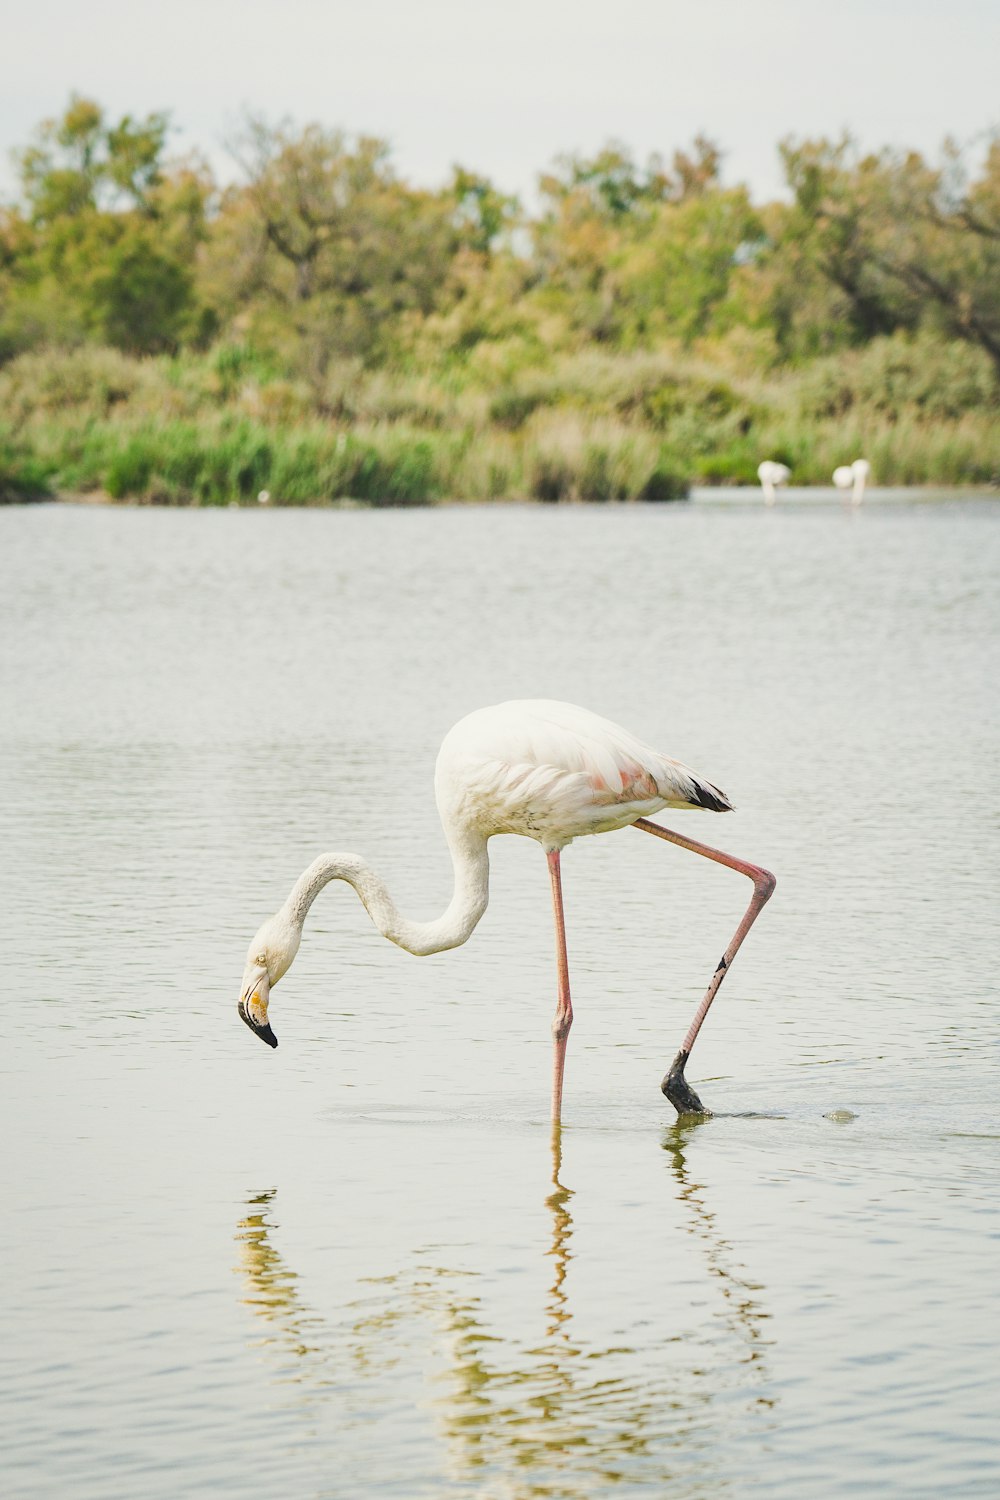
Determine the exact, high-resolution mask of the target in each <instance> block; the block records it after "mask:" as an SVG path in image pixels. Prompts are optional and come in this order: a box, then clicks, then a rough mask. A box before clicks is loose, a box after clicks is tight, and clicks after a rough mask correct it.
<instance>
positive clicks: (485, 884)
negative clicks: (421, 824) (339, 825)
mask: <svg viewBox="0 0 1000 1500" xmlns="http://www.w3.org/2000/svg"><path fill="white" fill-rule="evenodd" d="M447 835H448V846H449V848H450V850H451V859H452V866H453V868H454V874H455V888H454V891H453V894H452V898H451V900H450V902H449V903H448V906H447V907H446V909H445V911H444V912H443V913H442V914H441V916H440V917H438V918H437V919H436V920H435V921H433V922H413V921H411V920H410V918H409V917H404V916H403V914H402V912H401V911H400V910H399V908H398V907H397V906H396V903H395V901H393V899H392V897H391V896H390V894H389V891H388V888H387V886H386V884H385V881H384V880H383V879H382V877H381V876H380V875H377V874H376V873H375V871H374V870H373V869H372V868H371V866H370V865H368V864H367V863H366V862H365V860H363V859H362V858H361V856H360V855H359V854H321V855H320V856H319V858H318V859H315V860H313V862H312V864H311V865H310V866H309V868H308V869H307V870H303V872H302V874H301V875H300V876H299V878H298V880H297V881H296V882H295V884H294V886H293V887H292V889H291V892H290V893H289V896H288V899H287V901H286V902H285V904H284V906H283V907H282V914H283V915H284V916H285V917H286V918H287V919H288V921H289V922H290V923H291V924H292V926H294V927H295V928H296V929H297V930H298V931H299V932H301V930H302V926H303V923H304V922H305V919H306V915H307V913H308V911H309V908H310V907H311V906H312V904H313V902H314V901H315V899H316V897H317V896H318V895H319V893H320V891H321V890H322V889H323V887H324V886H325V885H328V884H329V883H330V881H331V880H346V881H347V883H348V884H349V885H352V886H353V887H354V889H355V890H356V891H357V893H358V895H359V896H360V898H361V901H362V903H363V904H364V907H365V909H366V911H367V912H368V915H369V916H370V917H371V919H372V921H373V922H374V923H375V926H376V927H377V928H378V930H379V932H381V934H382V936H383V937H387V938H388V939H389V941H390V942H392V943H396V944H397V945H398V946H399V947H400V948H405V949H406V950H407V952H408V953H415V954H417V955H419V956H421V957H422V956H424V955H426V954H428V953H441V952H443V951H444V950H445V949H446V948H458V947H459V946H460V945H461V944H462V943H464V942H465V941H466V940H467V938H469V937H470V936H471V934H472V932H473V930H474V929H475V927H476V925H477V924H478V922H479V919H480V918H481V917H482V915H483V912H484V911H485V910H486V907H487V905H488V904H489V899H490V861H489V855H488V854H487V851H486V840H485V839H484V838H482V837H481V836H480V835H478V834H472V833H470V832H469V831H468V830H465V829H448V830H447Z"/></svg>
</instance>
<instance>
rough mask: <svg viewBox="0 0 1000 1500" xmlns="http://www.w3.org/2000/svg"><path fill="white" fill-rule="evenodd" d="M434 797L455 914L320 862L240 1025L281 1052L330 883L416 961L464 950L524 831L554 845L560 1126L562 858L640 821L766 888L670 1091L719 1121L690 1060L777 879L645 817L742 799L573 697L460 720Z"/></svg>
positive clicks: (342, 860) (255, 954) (682, 1110)
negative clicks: (285, 1009)
mask: <svg viewBox="0 0 1000 1500" xmlns="http://www.w3.org/2000/svg"><path fill="white" fill-rule="evenodd" d="M434 790H435V795H436V798H437V805H438V811H439V813H440V815H441V822H442V823H443V825H444V832H445V837H446V838H447V840H448V846H449V849H450V850H451V858H452V865H453V867H454V875H455V887H454V894H453V895H452V898H451V901H450V902H449V904H448V907H447V909H446V910H445V912H444V913H443V915H442V916H440V917H438V918H437V919H436V920H435V921H432V922H413V921H410V920H409V919H408V918H406V917H404V916H403V915H402V913H401V912H400V911H399V910H398V909H397V907H396V905H395V903H394V901H393V900H392V897H391V896H390V895H389V892H388V891H387V889H386V887H385V885H384V884H383V882H382V880H381V879H380V878H379V876H378V875H376V874H375V872H374V871H373V870H372V869H370V868H369V866H368V865H367V864H366V863H365V861H364V860H363V859H361V858H360V856H359V855H357V854H321V855H320V856H319V858H318V859H316V860H314V861H313V863H312V864H311V865H310V866H309V868H308V869H307V870H305V871H304V872H303V874H302V875H300V877H299V879H298V880H297V881H296V882H295V885H294V886H293V887H292V890H291V893H290V894H289V896H288V899H287V901H286V902H285V904H284V905H283V906H282V907H281V909H280V911H278V912H277V913H276V914H275V916H273V917H270V918H269V919H268V920H267V921H266V922H265V923H264V924H263V926H262V927H261V928H260V930H259V931H258V933H257V935H256V937H255V938H254V940H253V942H252V943H251V944H250V947H249V950H248V952H247V961H246V967H245V969H244V971H243V982H242V985H241V989H240V1000H239V1005H238V1010H239V1014H240V1017H241V1019H242V1020H244V1021H245V1022H246V1024H247V1025H248V1026H249V1027H250V1028H251V1030H252V1031H254V1032H256V1034H257V1035H258V1036H259V1037H260V1038H261V1039H262V1040H263V1041H265V1042H267V1044H268V1045H269V1046H271V1047H276V1046H277V1045H278V1042H277V1038H276V1037H275V1035H274V1032H273V1031H272V1030H271V1027H270V1025H269V1023H268V1018H267V1007H268V999H269V995H270V991H271V989H272V988H273V987H274V985H276V984H277V982H278V980H279V979H281V977H282V975H284V974H285V973H286V972H287V970H288V968H289V966H290V964H291V962H292V960H293V959H294V957H295V955H296V953H297V952H298V948H299V943H300V941H301V938H302V928H303V924H304V923H305V919H306V914H307V913H308V911H309V908H310V907H311V906H312V903H313V901H314V900H315V899H316V897H317V895H318V894H319V892H320V891H321V890H322V889H323V887H324V886H325V885H326V884H327V883H328V882H329V881H331V880H346V881H347V882H348V883H349V884H350V885H352V886H353V887H354V889H355V890H356V891H357V893H358V895H359V896H360V897H361V900H362V901H363V902H364V905H365V906H366V908H367V910H368V914H369V916H370V917H371V919H372V921H373V922H374V923H375V926H376V927H377V928H378V929H379V931H380V932H381V933H382V934H383V936H384V937H387V938H389V940H390V941H391V942H393V943H397V944H398V945H399V947H401V948H405V949H406V950H407V951H408V952H410V953H416V954H427V953H440V952H441V951H443V950H444V949H446V948H457V947H458V946H459V944H461V943H464V942H465V941H466V939H467V938H468V937H469V936H470V935H471V933H472V931H473V929H474V928H475V926H476V924H477V923H478V922H479V919H480V917H481V916H482V915H483V913H484V911H485V910H486V906H487V902H488V900H489V873H490V864H489V856H488V854H487V848H486V846H487V843H488V841H489V840H490V839H491V838H492V837H493V836H494V834H498V833H519V834H523V835H525V836H526V837H527V838H532V839H536V840H537V842H538V843H540V844H541V846H542V848H543V849H544V850H545V857H546V859H547V860H548V866H549V876H550V880H551V885H552V906H553V913H554V917H555V928H556V959H557V964H558V975H559V985H558V1001H557V1004H556V1013H555V1018H554V1020H553V1023H552V1036H553V1041H554V1044H555V1047H554V1054H553V1065H552V1118H553V1120H558V1119H559V1117H560V1111H561V1108H562V1089H563V1069H564V1066H565V1060H566V1039H567V1037H568V1036H569V1030H570V1027H571V1026H572V1024H573V1004H572V1000H571V999H570V988H569V966H568V961H567V957H566V929H565V923H564V918H563V902H562V876H561V869H560V852H561V850H562V849H563V848H564V847H565V845H566V844H568V843H569V842H570V841H571V840H572V839H574V838H578V837H580V836H581V835H583V834H587V833H609V832H611V831H612V830H613V829H617V828H625V827H627V826H628V825H630V824H631V825H632V826H633V827H635V828H641V829H642V830H643V831H644V832H645V833H652V834H655V835H656V837H657V838H662V839H668V840H669V841H670V842H671V843H674V844H679V845H680V846H681V848H682V849H690V850H692V852H693V853H695V854H703V855H705V856H706V858H708V859H712V860H715V861H717V862H718V863H719V864H723V865H728V866H729V867H730V869H733V870H738V871H739V872H740V873H741V874H743V875H746V876H748V877H749V878H750V880H752V881H753V887H754V893H753V897H752V899H751V901H750V905H749V907H748V908H747V911H746V914H745V915H744V917H743V920H742V922H741V923H740V925H739V927H737V929H736V932H735V934H734V936H733V938H732V940H731V942H730V944H729V947H728V948H727V949H726V951H725V953H724V954H723V956H722V958H721V959H720V960H719V963H718V966H717V968H716V970H715V973H714V974H713V976H712V980H711V983H710V984H709V986H708V989H707V991H706V993H705V996H704V998H703V1000H702V1002H701V1004H700V1006H699V1007H698V1010H697V1011H696V1013H695V1016H694V1020H693V1021H692V1023H691V1026H690V1027H689V1029H688V1033H687V1035H686V1036H685V1038H684V1041H683V1043H682V1045H681V1050H680V1051H679V1052H678V1054H677V1056H676V1057H675V1058H674V1061H673V1063H672V1064H671V1067H670V1071H669V1072H668V1074H667V1076H666V1077H665V1078H664V1080H663V1083H662V1084H661V1087H662V1089H663V1092H664V1093H665V1094H666V1096H667V1098H668V1099H669V1100H670V1102H671V1103H672V1104H673V1105H674V1107H675V1108H676V1110H677V1111H678V1113H679V1114H689V1113H702V1114H704V1113H707V1111H706V1110H705V1109H704V1108H703V1106H702V1103H701V1100H700V1099H699V1098H698V1096H697V1094H696V1093H695V1092H694V1090H693V1089H692V1088H691V1086H690V1085H689V1084H688V1083H687V1081H686V1079H685V1078H684V1065H685V1063H686V1062H687V1059H688V1055H689V1054H690V1051H691V1048H692V1047H693V1046H694V1041H695V1037H696V1036H697V1035H698V1031H699V1028H700V1027H701V1023H702V1021H703V1020H704V1019H705V1015H706V1014H707V1012H708V1008H709V1006H710V1005H711V1003H712V1001H713V999H714V998H715V994H716V991H717V990H718V988H719V985H720V984H721V983H722V980H723V978H724V977H725V974H726V972H727V970H728V968H729V965H730V964H731V963H732V961H733V958H734V957H735V955H736V952H737V949H738V948H739V946H740V944H741V943H742V941H743V939H744V938H745V937H746V935H747V933H748V932H749V930H750V927H751V926H752V924H753V922H754V920H755V919H756V917H757V913H758V912H759V911H760V909H761V907H762V906H763V905H764V902H765V901H766V900H767V899H768V897H769V896H770V895H771V892H772V891H773V889H774V884H775V881H774V876H773V875H771V874H770V873H769V872H768V871H767V870H763V869H760V868H759V867H758V866H757V865H751V864H748V863H747V862H746V861H745V860H741V859H736V858H734V857H733V856H732V855H730V854H723V853H721V852H720V851H719V850H718V849H711V848H709V847H708V845H706V844H699V843H696V842H695V841H694V839H688V838H684V837H682V836H681V835H680V834H678V833H672V832H671V831H670V830H669V829H667V828H663V827H661V825H660V824H658V823H650V822H648V821H647V819H646V814H647V813H654V812H658V811H659V810H660V809H661V808H663V807H677V808H681V807H702V808H707V809H709V810H710V811H711V812H728V811H729V810H730V806H731V804H730V802H729V799H728V798H727V797H726V795H725V794H724V793H723V792H720V791H719V789H718V787H715V786H713V785H712V784H711V782H709V781H705V780H704V779H703V778H702V777H701V776H698V775H697V774H696V773H695V772H694V771H691V770H689V769H688V767H687V766H685V765H682V764H681V762H680V761H678V760H672V759H671V758H670V757H669V756H667V755H664V754H662V753H661V752H660V751H659V750H654V749H652V748H651V747H650V746H649V745H646V744H643V742H642V741H641V740H638V739H636V738H635V736H634V735H632V734H630V733H629V732H628V730H626V729H621V728H619V726H618V725H617V724H612V723H611V722H610V721H609V720H607V719H602V718H599V717H598V716H597V714H592V713H589V712H588V711H587V710H586V709H583V708H576V707H574V706H573V705H572V704H570V703H557V702H552V701H549V700H547V699H526V700H521V701H518V702H512V703H501V704H499V705H498V706H496V707H495V708H483V709H479V710H478V711H477V712H476V713H472V714H469V715H468V717H467V718H465V719H462V720H461V721H460V722H459V723H458V724H456V725H455V727H454V728H453V729H452V730H450V731H449V733H448V734H447V735H446V736H445V738H444V741H443V743H442V745H441V749H440V752H439V754H438V758H437V767H436V770H435V776H434ZM667 915H668V919H669V914H667Z"/></svg>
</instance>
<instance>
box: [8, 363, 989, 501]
mask: <svg viewBox="0 0 1000 1500" xmlns="http://www.w3.org/2000/svg"><path fill="white" fill-rule="evenodd" d="M998 404H1000V403H998V392H997V387H996V382H995V379H994V377H993V375H992V372H991V371H990V370H989V368H988V367H987V365H986V364H985V363H984V362H983V360H982V359H981V358H980V357H979V356H978V355H977V354H976V352H975V351H973V350H969V349H968V348H966V347H965V346H959V345H954V344H946V343H941V342H938V343H935V342H934V341H933V340H929V339H928V338H926V337H924V338H922V339H921V340H906V339H902V338H900V337H896V338H893V339H883V340H877V341H875V343H874V344H872V345H869V346H868V348H867V349H864V350H861V351H857V352H855V353H850V354H846V355H843V356H840V357H838V358H837V359H833V358H825V359H823V360H816V361H814V362H813V363H812V364H810V365H807V366H805V367H803V368H802V369H799V370H789V369H777V370H767V369H762V368H760V367H758V366H757V365H755V364H754V363H753V362H752V361H749V360H743V361H742V363H741V360H740V359H739V358H738V357H734V356H733V354H732V352H731V351H729V350H727V348H726V347H725V346H722V345H717V346H715V347H706V348H703V349H701V350H696V351H694V352H690V351H681V350H677V349H663V350H659V351H655V352H651V353H646V354H628V355H623V354H614V353H606V352H600V351H594V350H593V349H587V350H583V351H579V352H577V353H573V352H566V351H563V352H561V353H553V354H551V355H547V356H546V357H545V358H544V361H541V360H540V358H539V357H538V356H536V357H535V363H531V364H527V365H521V366H518V365H517V363H516V361H513V360H512V361H509V362H508V364H507V366H506V367H505V369H504V372H503V373H502V375H497V374H496V372H495V371H493V370H492V369H491V367H489V366H488V365H487V366H484V365H483V361H482V360H481V359H480V360H479V362H478V363H476V362H474V361H471V360H470V361H466V362H465V363H462V362H457V363H456V362H454V361H452V362H451V363H449V364H447V365H442V367H441V368H440V369H403V370H387V369H382V370H377V371H365V370H364V369H363V368H361V367H360V365H358V364H357V363H356V362H347V363H345V364H343V365H341V366H336V367H332V368H330V369H329V370H327V371H326V372H325V374H324V377H323V379H322V381H321V382H319V383H318V384H317V385H315V386H310V385H309V384H307V383H305V382H303V381H301V380H295V379H293V378H291V377H289V376H288V375H286V374H284V373H283V372H282V371H280V370H276V369H275V368H273V367H272V366H271V365H269V364H268V363H267V362H266V361H264V360H263V359H262V358H260V357H258V356H257V355H255V354H254V352H253V351H252V350H250V349H247V348H246V347H245V346H242V345H224V346H221V347H219V348H217V349H215V350H214V351H210V352H209V353H208V354H205V355H199V356H195V355H185V356H181V357H177V358H168V357H163V358H160V359H146V360H133V359H129V358H128V357H126V356H125V355H123V354H120V353H118V352H116V351H114V350H108V349H94V348H89V349H77V350H74V351H70V352H55V351H50V352H48V353H43V354H31V355H24V356H22V357H21V358H19V359H17V360H13V361H11V362H10V363H9V364H8V365H7V366H5V367H4V368H3V369H2V370H0V413H2V422H0V497H2V498H4V499H8V500H9V499H25V498H32V497H37V496H40V495H44V494H48V493H53V492H63V493H66V492H87V491H101V492H104V493H106V494H107V495H109V496H110V497H111V498H112V499H114V500H129V501H143V502H150V503H167V504H184V505H224V504H231V503H233V502H236V503H238V504H249V503H254V504H255V503H256V501H257V496H258V495H259V494H260V493H261V492H262V491H267V492H268V494H269V497H270V499H271V501H272V503H274V504H276V505H314V504H324V503H330V502H333V501H338V500H345V499H351V500H355V501H360V502H363V503H365V504H370V505H422V504H430V503H433V502H435V501H437V500H445V499H454V500H504V499H515V500H516V499H535V500H541V501H547V502H559V501H584V502H590V503H609V502H616V501H629V500H669V499H674V498H677V497H679V496H681V495H683V494H685V493H686V492H687V489H688V487H689V485H690V484H692V483H709V484H711V483H719V484H723V483H745V484H753V483H756V470H757V465H758V464H759V462H760V460H761V459H762V458H764V457H769V458H777V459H780V460H782V461H783V462H785V463H787V464H788V465H789V466H790V467H791V469H792V481H793V483H795V484H829V482H830V476H831V473H832V471H833V469H834V467H835V466H836V465H837V464H840V463H845V462H850V460H851V459H853V458H855V457H857V456H858V455H859V454H864V455H865V456H866V457H868V458H869V459H870V461H871V463H872V470H873V480H874V482H876V483H879V484H931V483H936V484H993V483H997V482H1000V421H998V420H997V418H998Z"/></svg>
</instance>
